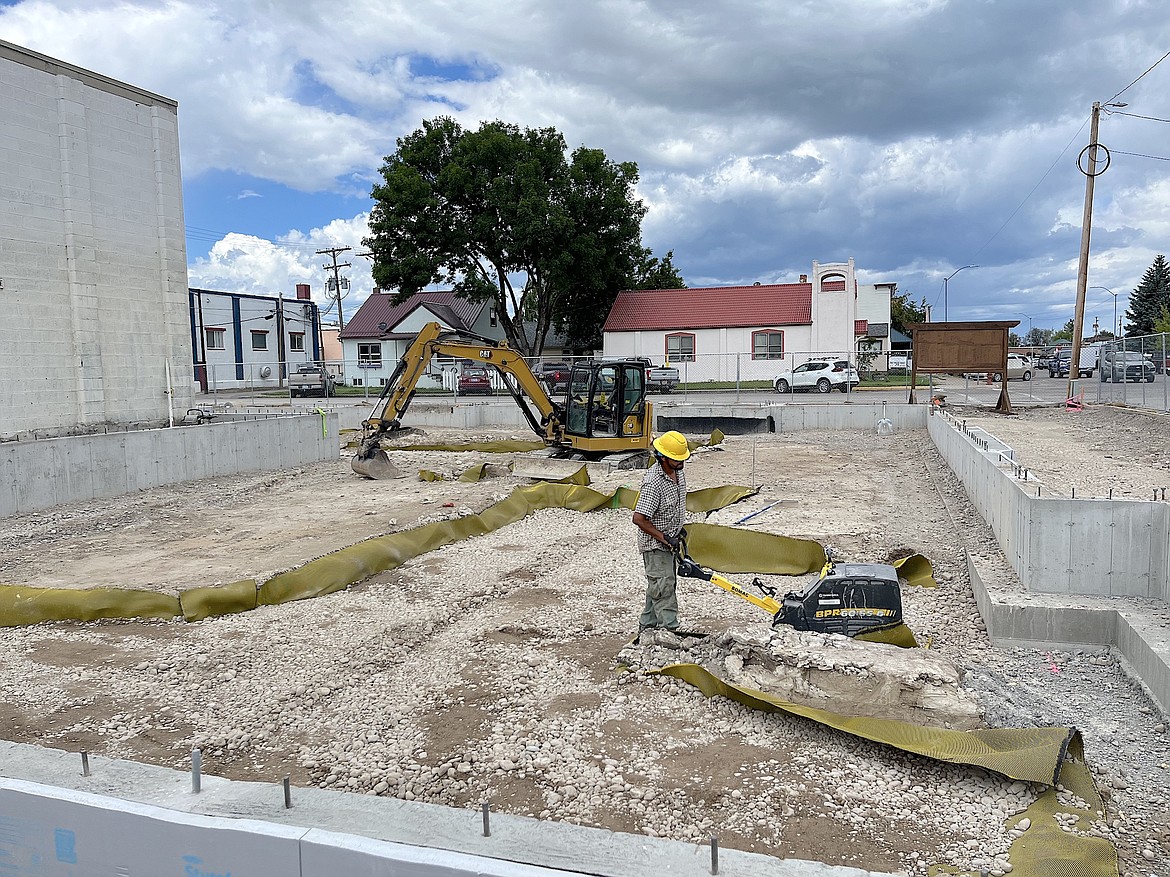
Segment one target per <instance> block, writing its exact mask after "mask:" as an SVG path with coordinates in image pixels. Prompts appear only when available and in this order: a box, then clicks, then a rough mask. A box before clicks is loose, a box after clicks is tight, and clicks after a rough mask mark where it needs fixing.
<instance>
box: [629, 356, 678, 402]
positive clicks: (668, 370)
mask: <svg viewBox="0 0 1170 877" xmlns="http://www.w3.org/2000/svg"><path fill="white" fill-rule="evenodd" d="M626 359H627V361H630V360H632V361H635V362H640V363H642V365H643V366H644V367H645V369H646V389H647V390H654V391H656V392H659V393H669V392H670V391H671V390H673V389H674V388H675V387H677V386H678V384H679V381H680V380H681V376H680V375H679V371H678V369H677V368H675V367H674V366H673V365H662V366H659V365H655V364H654V363H653V362H652V361H651V360H650V358H649V357H647V356H630V357H627V358H626Z"/></svg>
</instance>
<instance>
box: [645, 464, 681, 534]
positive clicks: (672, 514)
mask: <svg viewBox="0 0 1170 877" xmlns="http://www.w3.org/2000/svg"><path fill="white" fill-rule="evenodd" d="M634 511H636V512H641V513H642V514H643V515H645V516H646V517H647V518H649V519H650V523H652V524H653V525H654V526H655V527H657V528H658V529H659V530H661V531H662V532H663V533H665V534H666V535H667V536H671V535H674V534H675V533H677V532H678V531H679V530H681V529H682V528H683V525H684V524H685V523H686V522H687V519H686V515H687V476H686V475H685V474H684V473H683V471H682V470H681V469H680V470H679V472H678V483H677V484H676V483H675V482H674V481H671V480H670V479H669V478H667V477H666V473H665V472H663V471H662V466H661V465H660V464H658V463H655V464H654V465H653V466H651V467H650V468H649V469H647V470H646V475H645V477H643V479H642V492H641V493H639V494H638V502H637V504H636V505H635V506H634ZM635 533H636V535H637V540H638V550H639V551H653V550H654V549H655V548H661V549H664V550H665V548H666V546H665V545H663V544H662V543H661V542H659V541H658V540H657V539H655V538H654V537H652V536H651V535H650V534H649V533H646V532H645V531H643V530H642V529H641V528H640V527H638V528H636V529H635Z"/></svg>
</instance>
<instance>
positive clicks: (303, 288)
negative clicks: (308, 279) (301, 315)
mask: <svg viewBox="0 0 1170 877" xmlns="http://www.w3.org/2000/svg"><path fill="white" fill-rule="evenodd" d="M312 297H313V296H312V295H311V294H310V293H309V284H307V283H298V284H297V299H298V300H300V299H303V300H305V301H308V300H309V299H311V298H312Z"/></svg>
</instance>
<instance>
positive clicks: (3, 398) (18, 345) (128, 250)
mask: <svg viewBox="0 0 1170 877" xmlns="http://www.w3.org/2000/svg"><path fill="white" fill-rule="evenodd" d="M0 119H2V120H3V124H0V285H2V288H0V307H3V312H4V315H5V318H4V320H3V321H0V437H2V436H6V435H7V436H12V435H20V434H22V433H27V432H31V431H44V432H69V431H86V430H87V429H92V428H96V427H98V426H100V425H101V424H104V423H135V422H165V421H167V419H168V416H169V414H170V412H172V411H174V412H175V414H176V416H182V414H183V413H184V412H185V411H186V409H187V408H188V407H189V406H190V405H191V404H192V399H193V397H194V383H193V380H192V377H191V366H190V363H191V347H190V328H189V323H188V301H187V253H186V245H185V240H184V226H183V197H182V185H181V177H180V169H179V132H178V105H177V104H176V103H175V102H174V101H173V100H170V99H168V98H165V97H160V96H159V95H156V94H151V93H150V92H147V91H143V90H142V89H139V88H135V87H134V86H131V85H127V84H125V83H122V82H118V81H116V80H113V79H109V78H108V77H105V76H102V75H101V74H98V73H93V72H90V71H88V70H83V69H81V68H79V67H74V66H72V65H70V64H66V63H63V62H61V61H57V60H55V59H53V58H49V57H46V56H44V55H41V54H38V53H36V52H32V51H29V50H28V49H24V48H21V47H20V46H16V45H13V44H11V43H6V42H3V41H0Z"/></svg>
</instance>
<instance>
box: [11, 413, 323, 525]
mask: <svg viewBox="0 0 1170 877" xmlns="http://www.w3.org/2000/svg"><path fill="white" fill-rule="evenodd" d="M322 426H324V429H322ZM338 447H339V440H338V426H337V415H336V414H327V415H325V417H324V420H323V419H322V417H321V416H320V415H318V414H297V415H288V416H282V417H261V418H256V417H253V418H252V419H247V420H244V419H240V420H233V419H230V418H225V419H217V420H215V421H214V422H212V423H204V424H200V425H197V426H176V427H172V428H169V429H146V430H137V431H130V432H116V433H100V434H96V435H85V436H68V437H64V438H55V439H41V440H40V441H28V442H5V443H2V444H0V517H6V516H8V515H14V514H22V513H25V512H33V511H37V510H38V509H45V508H49V507H50V506H54V505H59V504H61V503H66V502H75V501H77V500H86V499H96V498H101V497H111V496H120V495H122V494H125V493H131V492H133V491H136V490H145V489H146V488H149V487H158V486H160V485H163V484H173V483H175V482H177V481H189V480H191V479H195V478H210V477H213V476H216V475H235V474H238V473H241V472H260V471H264V470H267V469H285V468H289V467H293V466H298V465H302V464H304V463H311V462H315V461H317V460H333V459H337V458H338V456H339V452H338Z"/></svg>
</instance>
